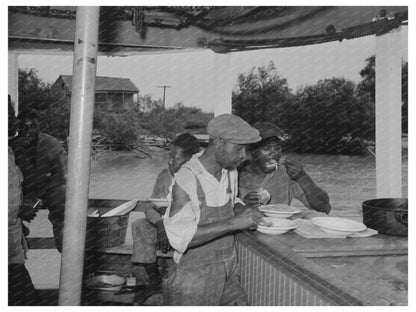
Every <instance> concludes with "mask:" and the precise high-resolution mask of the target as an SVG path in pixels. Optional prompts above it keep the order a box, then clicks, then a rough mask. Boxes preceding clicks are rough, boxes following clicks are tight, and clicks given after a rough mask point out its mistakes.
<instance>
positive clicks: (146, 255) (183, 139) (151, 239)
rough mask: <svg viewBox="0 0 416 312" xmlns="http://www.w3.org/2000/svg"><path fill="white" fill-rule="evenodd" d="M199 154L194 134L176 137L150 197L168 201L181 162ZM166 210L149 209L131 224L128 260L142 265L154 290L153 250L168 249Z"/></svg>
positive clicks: (156, 278) (158, 280)
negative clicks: (130, 249)
mask: <svg viewBox="0 0 416 312" xmlns="http://www.w3.org/2000/svg"><path fill="white" fill-rule="evenodd" d="M198 152H199V144H198V141H197V139H196V138H195V137H194V136H193V135H191V134H189V133H184V134H181V135H179V136H177V137H176V139H175V140H174V141H173V146H172V149H171V151H170V153H169V161H168V165H169V168H166V169H164V170H162V171H161V172H160V173H159V175H158V177H157V179H156V183H155V185H154V187H153V191H152V196H151V197H152V198H167V197H168V195H169V193H170V189H171V184H172V178H173V175H174V174H175V173H176V172H177V171H178V170H179V168H180V167H181V166H182V165H183V164H184V163H186V162H187V161H188V160H189V159H191V157H192V155H194V154H196V153H198ZM165 209H166V208H164V209H161V210H158V209H157V208H156V207H153V208H148V209H146V211H145V215H146V218H145V219H138V220H136V221H135V222H133V223H132V234H133V254H132V258H131V261H132V262H133V263H140V264H144V267H145V270H146V273H147V275H148V277H149V287H148V289H151V288H152V287H153V286H154V288H160V285H161V278H160V275H159V270H158V267H157V262H156V249H157V248H156V247H158V248H159V249H161V250H162V252H164V253H165V252H167V251H168V249H169V247H170V246H169V241H168V239H167V237H166V233H165V230H164V227H163V222H162V218H161V216H162V215H163V214H164V212H165V211H164V210H165ZM148 293H149V291H148Z"/></svg>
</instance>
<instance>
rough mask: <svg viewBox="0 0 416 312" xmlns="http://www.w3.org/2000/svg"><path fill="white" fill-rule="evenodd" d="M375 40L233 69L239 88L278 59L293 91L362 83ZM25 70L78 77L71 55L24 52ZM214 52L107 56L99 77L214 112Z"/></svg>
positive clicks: (260, 53) (246, 57) (238, 57)
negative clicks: (244, 78)
mask: <svg viewBox="0 0 416 312" xmlns="http://www.w3.org/2000/svg"><path fill="white" fill-rule="evenodd" d="M402 39H403V44H402V47H404V48H403V49H402V50H403V57H404V58H405V59H406V60H407V50H408V49H407V27H402ZM375 44H376V40H375V36H367V37H362V38H358V39H353V40H344V41H343V42H338V41H337V42H331V43H325V44H317V45H311V46H302V47H291V48H279V49H268V50H257V51H248V52H235V53H231V59H230V71H231V79H232V83H233V85H235V83H236V80H237V76H238V74H240V73H245V72H248V71H249V70H250V69H251V68H253V67H259V66H267V65H268V64H269V62H270V61H273V62H274V64H275V66H276V68H277V72H278V74H279V76H280V77H282V78H286V79H287V82H288V85H289V88H291V89H292V90H294V91H295V90H296V89H297V88H298V87H300V86H302V85H303V86H304V85H311V84H315V83H316V82H317V81H319V80H320V79H325V78H331V77H344V78H346V79H349V80H352V81H355V82H359V81H360V80H361V77H360V75H359V72H360V70H361V69H362V68H363V67H364V66H365V59H366V58H368V57H369V56H371V55H374V54H375V48H376V46H375ZM19 68H27V69H28V68H35V69H36V70H37V71H38V75H39V77H40V78H41V79H43V80H44V81H46V82H54V81H55V80H56V79H57V78H58V77H59V75H61V74H63V75H71V74H72V56H71V55H65V56H63V55H33V54H21V55H20V56H19ZM213 69H214V53H213V52H212V51H210V50H209V51H202V52H199V51H198V52H185V53H178V52H174V53H168V54H153V55H138V56H129V57H107V56H101V57H99V58H98V62H97V75H98V76H109V77H120V78H130V79H131V81H132V82H133V83H134V84H135V85H136V86H137V87H138V88H139V90H140V94H141V95H145V94H149V95H151V96H152V98H153V99H155V100H157V99H161V98H162V97H163V89H162V88H158V86H163V85H166V86H170V88H167V89H166V107H170V106H173V105H175V104H176V103H178V102H182V103H183V104H184V105H185V106H195V107H199V108H201V109H202V110H204V111H207V112H213V110H214V107H213V106H212V97H211V94H212V92H213V88H214V85H213V81H214V71H213Z"/></svg>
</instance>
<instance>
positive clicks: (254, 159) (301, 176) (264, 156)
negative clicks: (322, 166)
mask: <svg viewBox="0 0 416 312" xmlns="http://www.w3.org/2000/svg"><path fill="white" fill-rule="evenodd" d="M253 127H254V128H256V129H258V130H259V131H260V136H261V138H262V140H261V141H260V142H258V143H255V144H251V145H249V147H248V150H249V152H250V153H251V161H250V162H249V163H248V165H246V166H245V167H243V168H242V169H241V170H240V174H239V185H238V187H239V194H240V197H241V198H242V199H243V200H244V203H245V204H247V205H249V206H254V207H257V206H258V205H260V204H286V205H290V204H291V202H292V200H293V198H296V199H297V200H299V201H301V202H302V203H303V204H304V205H305V207H307V208H310V209H313V210H316V211H320V212H324V213H327V214H328V213H329V212H330V211H331V206H330V204H329V197H328V194H327V193H326V192H325V191H323V190H322V189H321V188H320V187H319V186H317V185H316V184H315V182H314V181H313V180H312V179H311V177H310V176H309V175H308V174H307V173H306V171H305V170H304V169H303V165H302V164H301V163H300V162H298V161H296V160H292V159H289V158H286V159H285V160H284V161H281V156H282V144H283V141H284V139H283V132H282V131H281V130H280V129H279V128H278V127H277V126H276V125H274V124H272V123H270V122H256V123H255V124H254V125H253ZM264 190H266V191H267V192H266V193H267V194H268V196H266V201H265V202H264V200H263V201H262V198H261V197H262V194H261V193H262V192H261V191H263V192H264Z"/></svg>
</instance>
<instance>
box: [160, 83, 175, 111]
mask: <svg viewBox="0 0 416 312" xmlns="http://www.w3.org/2000/svg"><path fill="white" fill-rule="evenodd" d="M157 87H158V88H163V108H165V99H166V88H172V86H157Z"/></svg>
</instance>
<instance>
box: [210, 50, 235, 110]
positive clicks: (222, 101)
mask: <svg viewBox="0 0 416 312" xmlns="http://www.w3.org/2000/svg"><path fill="white" fill-rule="evenodd" d="M231 98H232V85H231V79H230V54H220V53H215V56H214V116H218V115H221V114H231V112H232V105H231Z"/></svg>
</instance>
